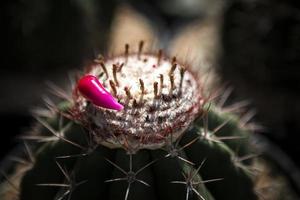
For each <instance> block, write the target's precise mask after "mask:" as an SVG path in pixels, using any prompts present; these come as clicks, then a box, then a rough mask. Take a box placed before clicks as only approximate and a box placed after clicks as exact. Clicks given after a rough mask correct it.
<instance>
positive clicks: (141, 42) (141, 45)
mask: <svg viewBox="0 0 300 200" xmlns="http://www.w3.org/2000/svg"><path fill="white" fill-rule="evenodd" d="M143 47H144V41H143V40H141V41H140V43H139V50H138V59H139V60H140V59H141V54H142V51H143Z"/></svg>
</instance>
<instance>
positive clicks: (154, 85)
mask: <svg viewBox="0 0 300 200" xmlns="http://www.w3.org/2000/svg"><path fill="white" fill-rule="evenodd" d="M153 89H154V98H155V99H157V98H158V82H154V83H153Z"/></svg>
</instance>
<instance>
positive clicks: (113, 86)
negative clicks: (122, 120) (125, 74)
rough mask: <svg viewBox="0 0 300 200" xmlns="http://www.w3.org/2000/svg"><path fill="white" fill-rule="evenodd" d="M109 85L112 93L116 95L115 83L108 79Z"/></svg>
mask: <svg viewBox="0 0 300 200" xmlns="http://www.w3.org/2000/svg"><path fill="white" fill-rule="evenodd" d="M109 85H110V87H111V89H112V92H113V95H114V96H115V97H116V96H117V88H116V85H115V83H114V82H113V81H112V80H110V81H109Z"/></svg>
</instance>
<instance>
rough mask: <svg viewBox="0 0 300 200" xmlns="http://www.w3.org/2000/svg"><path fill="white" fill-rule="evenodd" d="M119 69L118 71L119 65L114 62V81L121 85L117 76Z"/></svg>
mask: <svg viewBox="0 0 300 200" xmlns="http://www.w3.org/2000/svg"><path fill="white" fill-rule="evenodd" d="M117 71H118V66H117V65H115V64H113V77H114V81H115V83H116V86H119V82H118V78H117Z"/></svg>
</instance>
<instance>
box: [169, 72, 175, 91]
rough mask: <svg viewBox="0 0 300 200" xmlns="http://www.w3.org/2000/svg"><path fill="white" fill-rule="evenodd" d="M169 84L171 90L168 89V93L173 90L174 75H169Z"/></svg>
mask: <svg viewBox="0 0 300 200" xmlns="http://www.w3.org/2000/svg"><path fill="white" fill-rule="evenodd" d="M169 77H170V83H171V88H170V93H171V92H172V91H173V90H174V89H175V84H174V74H170V75H169Z"/></svg>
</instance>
